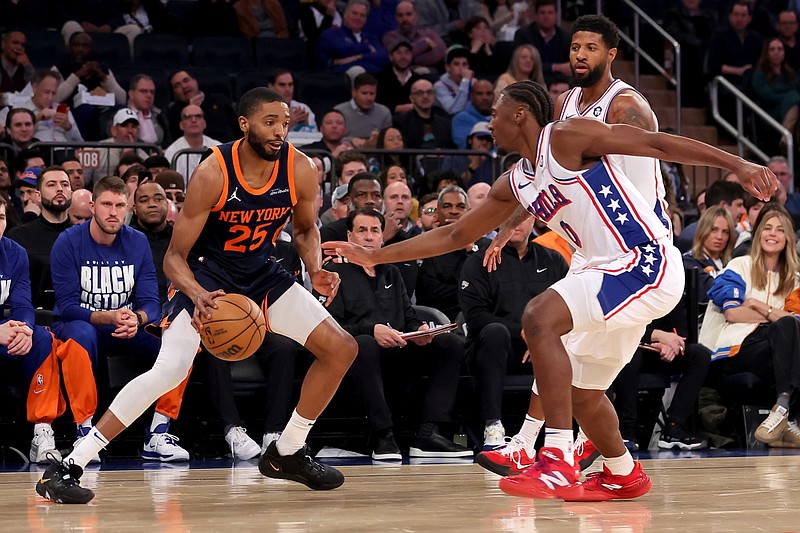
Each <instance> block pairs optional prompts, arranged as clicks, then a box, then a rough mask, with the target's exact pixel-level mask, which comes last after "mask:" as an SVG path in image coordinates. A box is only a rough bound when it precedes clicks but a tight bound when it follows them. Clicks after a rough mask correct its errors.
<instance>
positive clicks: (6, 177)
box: [0, 158, 22, 230]
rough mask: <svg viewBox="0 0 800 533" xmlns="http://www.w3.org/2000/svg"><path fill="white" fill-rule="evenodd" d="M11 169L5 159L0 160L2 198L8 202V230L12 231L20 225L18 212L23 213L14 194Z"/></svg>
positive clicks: (0, 194) (20, 204)
mask: <svg viewBox="0 0 800 533" xmlns="http://www.w3.org/2000/svg"><path fill="white" fill-rule="evenodd" d="M13 191H14V189H13V188H12V187H11V169H10V168H9V167H8V163H7V162H6V160H5V159H2V158H0V198H2V199H4V200H5V201H6V206H7V207H6V228H7V229H8V230H11V229H13V228H15V227H16V226H18V225H19V223H20V222H19V216H18V214H17V210H19V211H20V212H22V203H21V202H20V200H19V197H17V195H16V194H12V193H13Z"/></svg>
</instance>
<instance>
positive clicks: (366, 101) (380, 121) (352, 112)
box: [334, 73, 392, 148]
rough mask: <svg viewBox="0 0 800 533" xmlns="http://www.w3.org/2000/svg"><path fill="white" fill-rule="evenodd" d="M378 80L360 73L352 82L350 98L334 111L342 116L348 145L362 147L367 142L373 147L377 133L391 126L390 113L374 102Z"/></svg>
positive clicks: (370, 75) (384, 107)
mask: <svg viewBox="0 0 800 533" xmlns="http://www.w3.org/2000/svg"><path fill="white" fill-rule="evenodd" d="M377 92H378V80H377V79H375V76H373V75H372V74H367V73H362V74H359V75H358V76H356V77H355V79H354V80H353V90H352V98H351V99H350V101H349V102H342V103H341V104H338V105H337V106H336V107H334V109H335V110H336V111H339V112H340V113H341V114H342V115H344V119H345V122H346V123H347V133H348V135H349V137H350V144H352V145H353V147H354V148H361V147H363V146H364V145H365V144H366V143H367V141H371V143H372V145H373V146H374V145H375V142H376V141H377V137H378V132H379V131H380V130H382V129H383V128H387V127H389V126H391V124H392V112H391V111H389V108H388V107H386V106H385V105H383V104H378V103H376V102H375V97H376V95H377Z"/></svg>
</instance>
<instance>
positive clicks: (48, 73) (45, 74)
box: [31, 69, 62, 85]
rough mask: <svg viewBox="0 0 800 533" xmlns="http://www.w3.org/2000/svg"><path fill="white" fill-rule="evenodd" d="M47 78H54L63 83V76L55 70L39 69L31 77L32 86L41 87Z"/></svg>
mask: <svg viewBox="0 0 800 533" xmlns="http://www.w3.org/2000/svg"><path fill="white" fill-rule="evenodd" d="M47 78H53V79H54V80H56V82H57V83H61V80H62V78H61V74H60V73H59V72H57V71H55V70H50V69H39V70H37V71H35V72H34V73H33V76H32V77H31V85H39V84H40V83H42V82H43V81H44V80H45V79H47Z"/></svg>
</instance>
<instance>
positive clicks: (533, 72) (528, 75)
mask: <svg viewBox="0 0 800 533" xmlns="http://www.w3.org/2000/svg"><path fill="white" fill-rule="evenodd" d="M524 80H531V81H535V82H536V83H538V84H539V85H541V86H542V87H544V88H547V85H545V83H544V73H543V71H542V56H541V55H539V50H537V49H536V48H535V47H534V46H532V45H530V44H521V45H519V46H518V47H516V48H515V49H514V53H513V54H511V61H510V62H509V63H508V69H507V70H506V71H505V72H503V73H502V74H500V77H499V78H497V83H495V86H494V93H495V94H500V91H502V90H503V89H505V88H506V87H507V86H508V85H511V84H512V83H516V82H518V81H524Z"/></svg>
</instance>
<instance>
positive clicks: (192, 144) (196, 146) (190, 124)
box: [164, 104, 220, 182]
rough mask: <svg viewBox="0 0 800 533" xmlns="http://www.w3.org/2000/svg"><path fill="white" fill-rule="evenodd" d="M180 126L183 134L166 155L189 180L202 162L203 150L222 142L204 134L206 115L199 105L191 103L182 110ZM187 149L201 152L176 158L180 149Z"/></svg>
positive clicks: (171, 145) (168, 148)
mask: <svg viewBox="0 0 800 533" xmlns="http://www.w3.org/2000/svg"><path fill="white" fill-rule="evenodd" d="M180 128H181V131H182V132H183V136H181V137H180V138H178V139H176V140H175V142H173V143H172V144H170V145H169V147H167V149H166V150H164V157H166V158H167V161H169V162H170V163H172V164H174V166H175V170H177V171H178V172H179V173H180V174H181V175H182V176H183V177H184V179H185V180H186V181H187V182H188V181H189V178H191V177H192V173H193V172H194V169H195V168H197V165H199V164H200V158H201V157H202V155H203V152H205V151H206V150H208V149H209V148H211V147H212V146H217V145H218V144H220V142H219V141H217V140H216V139H212V138H211V137H208V136H206V135H204V133H205V130H206V121H205V115H204V113H203V110H202V109H201V108H200V106H198V105H193V104H189V105H187V106H186V107H184V108H183V109H182V110H181V122H180ZM187 149H191V150H199V152H197V153H192V154H183V155H180V156H178V158H177V159H175V156H176V155H177V154H178V152H179V151H181V150H187ZM173 162H174V163H173Z"/></svg>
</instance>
